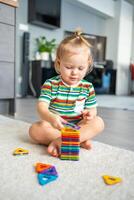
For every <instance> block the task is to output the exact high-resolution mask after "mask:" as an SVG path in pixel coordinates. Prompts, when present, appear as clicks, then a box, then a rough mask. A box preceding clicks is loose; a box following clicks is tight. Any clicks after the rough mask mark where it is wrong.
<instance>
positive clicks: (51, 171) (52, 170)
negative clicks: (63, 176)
mask: <svg viewBox="0 0 134 200" xmlns="http://www.w3.org/2000/svg"><path fill="white" fill-rule="evenodd" d="M40 173H41V174H47V175H53V176H58V173H57V171H56V168H55V167H54V166H52V167H51V168H48V169H45V170H43V171H41V172H40Z"/></svg>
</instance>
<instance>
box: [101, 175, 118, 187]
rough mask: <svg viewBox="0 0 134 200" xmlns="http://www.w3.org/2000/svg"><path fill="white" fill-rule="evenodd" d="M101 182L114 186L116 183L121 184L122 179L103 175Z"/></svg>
mask: <svg viewBox="0 0 134 200" xmlns="http://www.w3.org/2000/svg"><path fill="white" fill-rule="evenodd" d="M102 177H103V180H104V182H105V183H106V184H107V185H114V184H117V183H120V182H122V178H120V177H117V176H109V175H103V176H102Z"/></svg>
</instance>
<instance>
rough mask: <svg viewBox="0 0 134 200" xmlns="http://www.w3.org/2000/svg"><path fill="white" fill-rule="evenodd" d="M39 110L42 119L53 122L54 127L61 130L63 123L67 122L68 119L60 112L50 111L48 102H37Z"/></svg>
mask: <svg viewBox="0 0 134 200" xmlns="http://www.w3.org/2000/svg"><path fill="white" fill-rule="evenodd" d="M37 111H38V113H39V115H40V117H41V119H42V120H45V121H47V122H49V123H51V125H52V126H53V127H54V128H57V129H59V130H60V129H62V128H63V127H64V126H63V124H62V123H63V122H64V123H66V121H65V120H64V119H63V118H61V117H60V116H59V115H58V114H55V113H52V112H50V111H49V109H48V104H47V103H46V102H43V101H39V102H38V104H37Z"/></svg>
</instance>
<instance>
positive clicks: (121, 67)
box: [116, 1, 133, 95]
mask: <svg viewBox="0 0 134 200" xmlns="http://www.w3.org/2000/svg"><path fill="white" fill-rule="evenodd" d="M132 26H133V7H132V6H131V5H130V4H129V3H127V2H125V1H122V2H121V7H120V19H119V35H118V38H119V39H118V52H117V84H116V94H117V95H128V94H129V87H130V85H129V82H130V80H129V77H130V73H129V72H130V71H129V66H130V59H131V44H132Z"/></svg>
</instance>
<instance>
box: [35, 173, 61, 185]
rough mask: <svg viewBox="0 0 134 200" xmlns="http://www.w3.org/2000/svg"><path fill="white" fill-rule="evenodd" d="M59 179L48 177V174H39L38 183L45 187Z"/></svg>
mask: <svg viewBox="0 0 134 200" xmlns="http://www.w3.org/2000/svg"><path fill="white" fill-rule="evenodd" d="M55 179H57V176H53V175H48V174H41V173H39V174H38V181H39V184H40V185H45V184H47V183H50V182H52V181H54V180H55Z"/></svg>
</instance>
